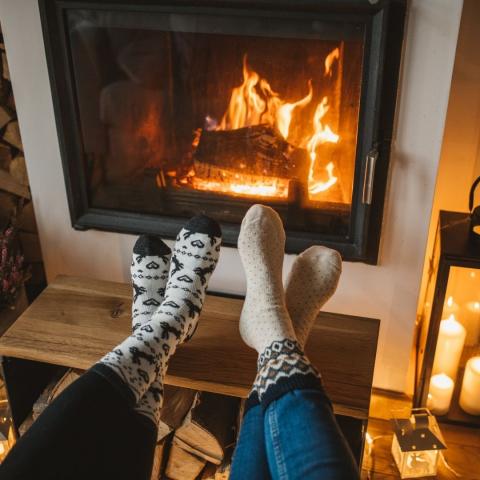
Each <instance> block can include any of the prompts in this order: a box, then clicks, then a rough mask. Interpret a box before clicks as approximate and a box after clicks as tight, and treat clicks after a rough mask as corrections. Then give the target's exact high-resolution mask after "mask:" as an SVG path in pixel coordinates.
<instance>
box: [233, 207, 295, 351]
mask: <svg viewBox="0 0 480 480" xmlns="http://www.w3.org/2000/svg"><path fill="white" fill-rule="evenodd" d="M284 248H285V231H284V229H283V225H282V221H281V219H280V217H279V216H278V214H277V213H276V212H275V210H273V209H271V208H270V207H265V206H263V205H254V206H253V207H251V208H250V209H249V210H248V212H247V214H246V215H245V217H244V219H243V221H242V225H241V228H240V234H239V237H238V251H239V254H240V258H241V260H242V264H243V267H244V270H245V276H246V280H247V293H246V296H245V302H244V304H243V308H242V313H241V316H240V325H239V327H240V334H241V336H242V338H243V340H244V341H245V343H246V344H247V345H249V346H250V347H252V348H255V350H257V352H258V353H261V352H263V351H264V350H265V348H266V347H268V346H269V345H271V344H272V342H273V341H274V340H283V339H285V338H290V339H292V340H294V339H295V338H296V337H295V333H294V330H293V327H292V322H291V320H290V316H289V314H288V311H287V307H286V304H285V294H284V291H283V284H282V266H283V257H284Z"/></svg>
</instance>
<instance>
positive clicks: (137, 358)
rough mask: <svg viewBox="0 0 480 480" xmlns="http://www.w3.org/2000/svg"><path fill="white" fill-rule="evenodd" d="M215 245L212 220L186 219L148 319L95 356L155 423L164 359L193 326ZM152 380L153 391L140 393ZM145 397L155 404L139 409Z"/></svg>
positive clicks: (217, 231) (217, 248) (217, 238)
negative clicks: (161, 297) (162, 296)
mask: <svg viewBox="0 0 480 480" xmlns="http://www.w3.org/2000/svg"><path fill="white" fill-rule="evenodd" d="M220 244H221V231H220V227H219V225H218V224H217V223H216V222H215V221H214V220H212V219H210V218H208V217H205V216H198V217H194V218H193V219H191V220H190V221H189V222H188V223H187V225H186V226H185V227H184V228H183V229H182V230H181V232H180V234H179V235H178V237H177V241H176V243H175V247H174V250H173V256H172V262H171V265H170V272H169V280H168V283H167V286H166V289H165V299H164V301H163V302H162V304H161V305H160V306H159V307H158V309H157V310H156V311H155V312H154V313H153V315H152V317H151V319H150V320H149V321H147V322H145V323H144V324H143V325H142V326H140V327H138V328H137V329H136V330H135V332H134V333H133V334H132V335H131V336H130V337H128V338H127V339H126V340H124V341H123V342H122V343H121V344H120V345H118V346H117V347H116V348H115V349H113V350H112V351H111V352H109V353H108V354H107V355H105V356H104V357H103V358H102V359H101V360H100V363H101V364H103V365H104V366H105V365H106V366H108V367H109V368H110V369H111V370H113V371H114V372H115V373H116V374H117V375H118V376H119V377H120V379H121V380H122V381H123V382H124V383H125V384H126V385H127V386H128V387H129V389H130V390H131V392H132V393H133V396H134V397H135V402H136V403H137V410H138V411H143V410H145V414H146V415H147V416H149V417H150V418H152V420H154V421H155V423H157V419H158V413H157V412H159V410H160V408H161V404H162V398H163V379H164V377H165V374H166V371H167V366H168V359H169V358H170V357H171V355H173V353H174V352H175V350H176V348H177V346H178V345H179V344H181V343H183V342H184V341H186V340H188V339H189V338H190V337H191V335H193V332H194V331H195V328H196V326H197V323H198V318H199V315H200V313H201V308H202V305H203V301H204V298H205V292H206V288H207V285H208V281H209V279H210V276H211V274H212V273H213V271H214V270H215V267H216V264H217V262H218V257H219V253H220ZM154 381H156V382H157V383H156V385H157V387H156V389H155V391H154V392H152V395H150V396H147V397H145V398H142V397H144V395H145V393H146V392H147V390H148V389H149V387H150V386H151V385H152V383H153V382H154ZM149 399H153V401H154V402H155V405H153V406H152V405H149V406H148V408H146V409H144V408H143V406H144V402H149V401H150V400H149Z"/></svg>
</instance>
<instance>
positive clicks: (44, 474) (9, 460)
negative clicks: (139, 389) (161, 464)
mask: <svg viewBox="0 0 480 480" xmlns="http://www.w3.org/2000/svg"><path fill="white" fill-rule="evenodd" d="M119 387H120V388H126V387H125V386H123V387H122V385H121V384H120V383H119ZM128 397H129V393H128V391H125V390H123V391H122V393H119V391H118V390H117V389H116V388H115V387H114V386H113V385H112V384H111V383H110V382H108V381H107V380H105V378H103V377H101V376H100V375H98V374H97V373H95V372H93V371H91V370H90V371H88V372H86V373H85V374H84V375H82V376H81V377H80V378H79V379H78V380H77V381H75V382H74V383H72V384H71V385H70V386H69V387H67V388H66V389H65V390H64V391H63V392H62V393H61V394H60V395H59V396H58V397H57V398H56V399H55V400H54V401H53V402H52V404H51V405H49V406H48V407H47V408H46V410H45V411H44V412H43V413H42V415H40V417H39V418H38V419H37V420H36V421H35V422H34V423H33V425H32V426H31V427H30V428H29V430H28V431H27V432H26V433H25V435H23V436H22V437H20V439H19V440H18V442H17V443H16V444H15V446H14V447H13V448H12V450H11V451H10V453H9V454H8V455H7V457H6V458H5V460H4V461H3V462H2V464H1V465H0V478H2V479H3V480H13V479H15V480H30V479H33V478H41V479H42V480H53V479H58V480H60V479H62V480H63V479H66V478H68V479H71V480H77V479H78V480H85V479H87V478H88V479H99V480H100V479H106V478H118V479H125V480H127V479H128V480H130V479H133V478H135V479H139V480H147V479H149V478H150V472H151V469H152V461H153V453H154V449H155V442H156V439H157V432H156V428H155V425H154V424H153V423H152V422H151V421H150V420H148V419H147V418H146V417H145V416H143V415H140V414H138V413H137V412H135V410H134V409H133V405H134V399H133V396H130V400H128Z"/></svg>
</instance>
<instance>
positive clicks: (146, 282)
mask: <svg viewBox="0 0 480 480" xmlns="http://www.w3.org/2000/svg"><path fill="white" fill-rule="evenodd" d="M171 256H172V252H171V250H170V248H169V247H168V245H166V244H165V243H164V242H163V241H162V240H161V239H160V238H158V237H155V236H152V235H141V236H140V237H139V238H138V239H137V241H136V242H135V245H134V247H133V254H132V264H131V267H130V274H131V278H132V287H133V302H132V330H133V331H135V330H137V328H139V327H141V326H142V325H143V324H145V323H146V322H148V321H149V320H150V318H151V317H152V315H153V313H154V312H155V311H156V310H157V308H158V307H159V306H160V305H161V303H162V302H163V299H164V298H165V286H166V285H167V280H168V270H169V268H170V258H171Z"/></svg>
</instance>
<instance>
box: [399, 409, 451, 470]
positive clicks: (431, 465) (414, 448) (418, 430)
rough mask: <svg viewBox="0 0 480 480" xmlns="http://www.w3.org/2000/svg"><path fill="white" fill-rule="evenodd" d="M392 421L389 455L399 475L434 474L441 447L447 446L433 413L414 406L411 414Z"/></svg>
mask: <svg viewBox="0 0 480 480" xmlns="http://www.w3.org/2000/svg"><path fill="white" fill-rule="evenodd" d="M393 422H394V434H393V442H392V455H393V458H394V459H395V463H396V464H397V467H398V470H399V471H400V477H401V478H418V477H428V476H435V475H436V474H437V467H438V460H439V457H440V450H443V449H445V448H447V447H446V445H445V441H444V439H443V437H442V434H441V432H440V428H439V427H438V423H437V421H436V419H435V417H434V416H433V415H432V414H431V413H430V411H429V410H427V409H426V408H415V409H413V410H412V415H411V416H410V418H404V419H394V420H393Z"/></svg>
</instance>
